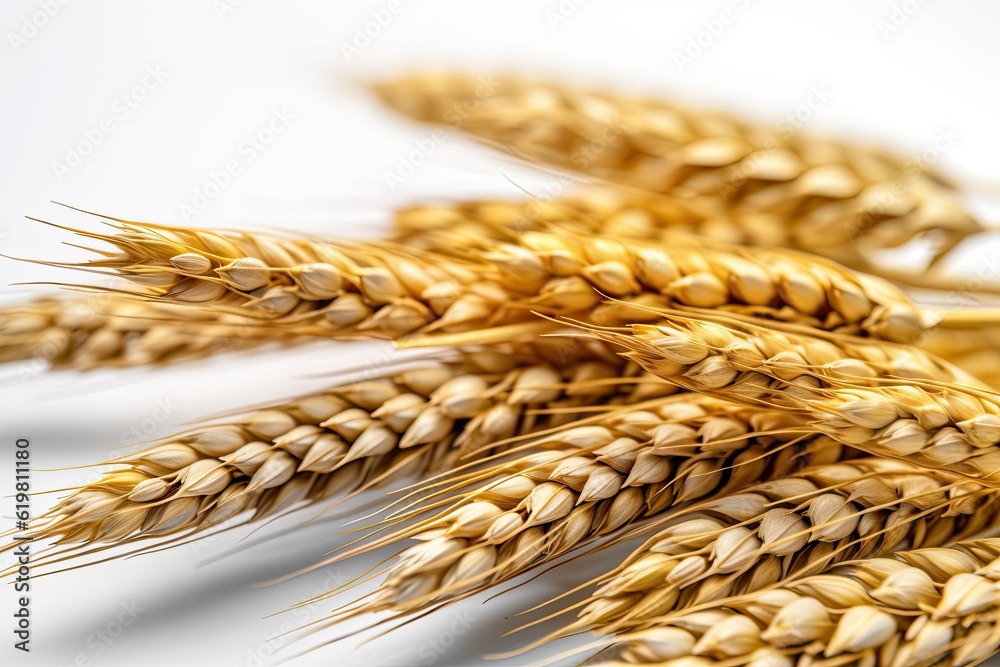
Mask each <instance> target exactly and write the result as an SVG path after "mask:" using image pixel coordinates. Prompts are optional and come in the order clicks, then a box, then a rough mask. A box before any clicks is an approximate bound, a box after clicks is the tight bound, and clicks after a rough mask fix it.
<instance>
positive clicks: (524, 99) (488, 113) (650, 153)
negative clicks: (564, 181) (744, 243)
mask: <svg viewBox="0 0 1000 667" xmlns="http://www.w3.org/2000/svg"><path fill="white" fill-rule="evenodd" d="M490 81H491V84H492V85H491V86H489V87H485V88H484V86H483V83H482V81H481V80H480V79H477V78H475V77H470V76H462V75H448V74H423V75H420V74H418V75H411V76H407V77H402V78H398V79H395V80H391V81H386V82H383V83H380V84H378V85H376V86H374V90H375V92H376V93H377V94H378V95H379V96H380V97H381V98H382V99H383V100H385V101H386V102H387V103H389V104H390V105H391V106H393V107H394V108H396V109H397V110H399V111H402V112H403V113H405V114H407V115H410V116H413V117H415V118H418V119H420V120H424V121H430V122H438V123H441V122H446V123H449V124H451V125H453V126H456V127H458V128H460V129H461V130H463V131H465V132H468V133H470V134H472V135H474V136H476V137H477V138H480V139H483V140H485V141H487V142H488V143H489V144H490V145H492V146H495V147H497V148H499V149H501V150H506V151H508V152H511V153H513V154H515V155H517V156H519V157H522V158H527V159H528V160H531V161H539V162H542V163H548V164H552V165H556V166H558V167H567V168H570V169H574V170H577V171H582V172H584V173H587V174H590V175H593V176H597V177H599V178H602V179H607V180H609V181H612V182H617V183H622V184H625V185H629V186H635V187H638V188H641V189H643V190H648V191H651V192H658V193H664V194H670V195H672V196H674V197H676V198H680V199H686V200H695V201H696V202H698V203H696V204H694V205H693V207H703V208H705V209H706V210H708V211H713V210H714V211H719V210H720V209H722V210H725V211H726V212H727V213H728V214H729V215H728V216H727V217H728V218H729V220H728V225H726V226H727V227H730V228H731V227H733V226H736V227H737V228H739V230H740V231H741V232H744V233H746V234H748V235H751V236H752V235H753V234H754V232H753V231H752V229H753V228H754V227H757V226H760V225H764V226H767V227H770V228H776V227H785V228H787V229H788V236H789V237H790V239H791V240H792V244H793V245H796V246H798V247H800V248H803V249H806V250H809V251H813V252H818V253H820V254H827V255H830V256H833V257H834V258H835V259H837V260H838V261H842V262H845V263H849V264H853V265H855V266H857V267H859V268H866V267H868V266H869V262H867V261H866V260H865V258H864V257H865V256H864V254H863V253H861V252H859V250H858V243H856V242H860V245H861V246H862V247H864V248H873V249H874V248H887V247H894V246H897V245H901V244H903V243H906V242H907V241H909V240H911V239H913V238H915V237H917V236H920V235H923V234H927V235H930V236H931V237H933V238H934V239H935V241H936V245H937V247H936V255H935V257H936V258H937V259H940V258H941V257H943V256H944V255H945V254H946V253H947V252H948V251H950V250H951V249H953V248H954V247H955V246H956V245H957V244H958V243H960V242H961V241H962V240H963V239H966V238H968V237H969V236H971V235H974V234H977V233H980V232H983V231H984V227H983V225H982V224H981V223H980V222H979V221H977V220H976V219H975V218H974V217H973V216H972V215H971V214H970V213H969V212H968V211H967V210H966V209H965V208H964V207H963V205H962V203H961V201H960V200H959V197H958V196H957V194H958V193H957V192H956V191H955V190H954V189H953V188H952V187H950V186H949V185H947V184H946V183H945V182H943V180H942V179H941V178H940V177H939V176H937V175H936V174H933V173H927V172H924V171H921V170H920V169H918V168H915V166H914V164H913V163H912V161H907V160H906V159H905V158H900V157H897V156H894V155H890V154H887V153H884V152H878V151H874V150H869V149H866V148H862V147H859V146H852V145H848V144H845V143H834V142H829V141H821V140H817V139H814V138H811V137H807V136H802V135H799V134H795V133H792V132H778V131H775V130H773V129H771V130H768V129H767V128H760V127H750V126H746V125H743V124H742V123H739V122H737V121H736V120H734V119H732V118H729V117H726V116H722V115H719V114H716V113H707V112H705V111H702V110H697V111H695V110H687V109H683V108H680V107H677V106H675V105H671V104H665V103H662V102H658V101H654V100H648V99H628V98H624V97H615V96H612V95H607V94H602V93H595V92H589V91H583V90H575V89H572V88H568V87H564V86H559V85H553V84H546V83H537V82H532V81H526V80H521V79H517V78H513V77H509V78H502V77H501V78H499V79H494V78H493V77H491V79H490ZM788 129H790V128H788ZM713 200H714V201H713Z"/></svg>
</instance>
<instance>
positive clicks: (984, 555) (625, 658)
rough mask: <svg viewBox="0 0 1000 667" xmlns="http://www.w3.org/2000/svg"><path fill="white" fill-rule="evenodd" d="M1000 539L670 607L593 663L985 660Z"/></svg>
mask: <svg viewBox="0 0 1000 667" xmlns="http://www.w3.org/2000/svg"><path fill="white" fill-rule="evenodd" d="M998 556H1000V540H997V539H985V540H979V541H974V542H965V543H960V544H959V545H957V546H956V547H954V548H929V549H918V550H914V551H904V552H900V553H898V554H895V555H893V556H892V557H890V558H873V559H865V560H858V561H854V562H851V563H845V564H843V565H840V566H837V567H835V568H833V569H832V570H830V571H829V572H828V573H826V574H821V575H817V576H813V577H807V578H804V579H799V580H796V581H791V582H788V583H784V584H780V585H779V586H777V587H774V588H772V589H770V590H766V591H758V592H755V593H750V594H747V595H741V596H737V597H733V598H729V599H726V600H722V601H720V602H719V603H717V604H714V605H703V606H702V607H701V608H699V609H698V610H696V611H691V612H688V613H680V614H672V615H668V616H666V617H664V618H662V619H660V620H659V621H658V623H657V624H656V625H655V626H653V627H650V628H648V629H644V630H640V631H638V632H635V633H631V634H626V635H622V636H620V637H618V638H617V645H616V646H615V647H614V649H613V653H617V656H615V657H611V656H608V657H609V659H608V660H599V661H595V662H591V663H588V664H595V665H602V666H604V667H611V666H612V665H635V664H656V665H661V666H668V667H682V666H687V667H692V666H697V667H700V666H701V665H709V664H718V663H719V662H721V663H723V664H725V665H732V666H733V667H737V666H739V665H778V666H788V667H799V666H801V667H805V666H806V665H815V664H830V665H848V664H850V665H887V666H889V667H917V666H923V665H952V666H955V667H958V666H960V665H976V664H979V663H980V662H982V661H983V660H985V659H986V658H988V657H989V656H990V655H992V654H993V653H994V652H995V651H996V650H997V648H998V646H1000V630H998V628H997V619H998V616H1000V582H998V579H1000V561H998Z"/></svg>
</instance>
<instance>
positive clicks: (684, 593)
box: [561, 459, 1000, 634]
mask: <svg viewBox="0 0 1000 667" xmlns="http://www.w3.org/2000/svg"><path fill="white" fill-rule="evenodd" d="M685 515H686V516H685V518H684V520H683V521H676V520H672V521H671V522H670V526H669V527H668V528H666V529H664V530H662V531H660V532H659V533H657V534H656V535H654V536H652V537H650V538H649V540H648V541H647V542H646V543H645V544H643V545H642V546H641V547H640V548H638V549H637V550H635V551H634V552H633V553H632V554H631V555H630V556H629V557H628V558H627V559H626V560H625V562H624V563H623V564H622V565H621V566H619V567H617V568H615V569H614V570H613V571H611V572H610V573H608V574H607V575H603V576H601V577H600V578H598V579H597V580H596V583H599V584H600V588H598V589H597V590H596V591H595V592H594V593H593V594H592V595H591V596H590V598H589V600H587V601H585V602H583V603H580V605H577V606H581V605H582V606H583V608H582V609H581V611H580V612H579V615H578V619H577V620H576V621H575V622H573V623H570V624H568V625H567V626H566V627H565V628H564V629H563V630H562V631H561V633H562V634H569V633H571V632H575V631H578V630H580V629H583V628H589V629H593V630H596V631H599V632H602V633H618V632H621V631H623V630H632V629H636V628H638V627H642V626H644V625H645V624H648V623H650V622H651V621H652V620H653V619H655V618H657V617H659V616H663V615H666V614H668V613H671V612H674V611H676V610H680V609H684V608H687V607H694V606H701V605H704V604H706V603H710V602H713V601H716V600H719V599H720V598H725V597H731V596H737V595H744V594H748V593H752V592H753V591H757V590H760V589H763V588H766V587H769V586H771V585H773V584H775V583H777V582H779V581H783V582H787V581H789V580H790V579H793V578H796V577H801V576H802V575H803V574H807V573H814V574H815V573H818V572H820V571H822V570H824V569H825V568H826V567H828V566H829V565H830V564H832V563H836V562H840V561H844V560H852V559H857V558H871V557H875V556H879V555H882V554H885V553H887V552H889V551H894V550H899V549H914V548H918V547H936V546H941V545H945V544H949V543H951V542H953V541H955V540H959V539H968V538H972V537H976V536H977V535H978V534H979V533H981V532H982V531H983V530H984V529H985V528H988V527H990V526H991V525H992V524H994V523H995V522H996V520H997V517H998V516H1000V496H997V494H996V493H993V492H990V491H988V490H986V489H984V487H982V486H978V485H975V484H971V483H961V484H955V482H954V481H953V480H951V479H949V478H947V477H943V476H941V475H939V474H934V473H930V472H925V471H922V470H920V469H918V468H915V467H913V466H909V465H906V464H902V463H898V462H892V461H887V460H884V459H859V460H853V461H846V462H838V463H833V464H828V465H821V466H816V467H813V468H809V469H807V470H803V471H801V472H798V473H795V474H792V475H790V476H789V477H787V478H784V479H778V480H774V481H772V482H765V483H763V484H756V485H753V486H749V487H746V488H745V489H741V490H739V491H737V492H735V493H733V494H731V495H728V496H725V497H722V498H719V499H712V500H708V501H706V502H702V503H698V504H696V505H694V506H692V507H690V508H689V509H688V510H686V511H685Z"/></svg>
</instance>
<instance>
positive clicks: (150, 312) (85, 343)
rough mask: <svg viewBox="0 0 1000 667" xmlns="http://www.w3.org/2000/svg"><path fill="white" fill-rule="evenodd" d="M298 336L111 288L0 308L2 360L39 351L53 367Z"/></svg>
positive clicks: (139, 361)
mask: <svg viewBox="0 0 1000 667" xmlns="http://www.w3.org/2000/svg"><path fill="white" fill-rule="evenodd" d="M301 340H304V338H302V337H295V336H294V332H292V331H289V330H285V329H277V328H268V327H263V326H246V325H245V324H244V323H243V322H242V318H240V317H239V316H236V315H227V314H224V313H214V312H212V311H208V310H196V309H190V308H186V307H183V306H175V305H172V304H166V303H150V302H146V301H141V300H138V299H133V298H127V297H121V296H115V295H110V294H109V295H104V296H95V297H85V298H77V299H52V298H42V299H38V300H36V301H32V302H29V303H25V304H18V305H16V306H10V307H8V308H5V309H3V311H2V312H0V362H8V361H17V360H22V359H32V358H39V359H44V360H45V361H47V362H48V363H49V365H50V366H52V367H53V368H72V369H76V370H88V369H92V368H97V367H107V366H136V365H143V364H160V363H168V362H172V361H177V360H185V359H194V358H199V357H205V356H209V355H212V354H217V353H219V352H224V351H229V350H242V349H247V348H251V347H258V346H261V345H266V344H268V343H281V344H282V345H288V344H291V343H293V342H298V341H301Z"/></svg>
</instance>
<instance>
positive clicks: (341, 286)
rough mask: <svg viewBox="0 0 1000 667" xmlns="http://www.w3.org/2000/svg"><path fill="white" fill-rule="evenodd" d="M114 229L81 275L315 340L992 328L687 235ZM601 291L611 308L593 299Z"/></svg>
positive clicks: (887, 333) (836, 270)
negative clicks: (565, 319)
mask: <svg viewBox="0 0 1000 667" xmlns="http://www.w3.org/2000/svg"><path fill="white" fill-rule="evenodd" d="M116 224H117V225H118V226H119V229H120V230H121V233H120V234H118V235H101V234H95V233H89V232H87V233H84V235H86V236H88V237H93V238H98V239H101V240H103V241H107V242H109V243H111V244H114V245H116V246H117V247H118V249H119V250H120V252H118V253H110V252H108V253H103V257H102V259H94V260H91V261H90V262H87V263H86V264H85V266H88V267H90V268H91V269H92V270H108V271H110V272H112V273H114V274H117V275H121V276H124V277H126V278H129V279H131V280H133V281H138V282H140V283H142V284H146V285H147V287H148V289H149V290H151V294H152V298H156V299H158V300H162V301H168V302H180V303H196V304H201V305H202V306H206V307H207V306H211V307H213V308H222V309H225V308H229V309H231V310H233V311H234V312H238V313H242V314H245V315H247V316H248V317H250V316H254V317H259V318H261V319H262V320H266V321H267V322H269V323H271V324H277V323H281V324H295V325H296V326H297V327H302V326H303V325H304V324H306V323H310V324H315V325H316V331H317V332H318V333H321V334H325V335H362V336H373V335H378V336H388V337H398V336H402V335H404V334H407V333H412V332H415V331H418V330H425V331H426V330H435V331H436V330H444V331H475V330H477V329H481V328H482V327H484V326H492V325H500V324H510V323H516V322H523V321H526V320H530V319H532V318H531V316H530V313H529V312H528V311H529V310H532V309H533V310H537V311H541V312H545V313H549V314H563V315H567V314H578V315H579V316H581V317H584V318H586V319H588V320H590V321H594V322H597V323H600V324H604V325H612V324H616V323H617V324H623V323H632V322H636V321H651V320H655V315H651V313H650V312H649V311H648V310H647V308H646V307H671V306H682V307H700V308H715V309H720V310H726V311H727V312H732V313H734V314H739V315H746V316H759V317H765V318H768V319H774V320H790V321H793V322H796V323H799V324H803V325H809V326H814V327H817V328H821V329H824V330H830V331H837V332H842V333H850V334H864V335H868V336H872V337H876V338H882V339H887V340H892V341H908V340H912V339H913V338H914V337H916V336H919V335H921V334H923V333H925V332H926V331H928V330H931V329H932V328H934V327H935V326H945V327H953V328H962V329H967V328H971V327H976V326H985V325H992V324H994V323H995V320H996V314H995V313H992V312H989V311H986V312H980V311H976V312H975V313H973V314H972V316H970V315H968V314H967V313H966V312H965V311H960V312H958V313H953V312H948V311H945V312H941V313H925V312H922V311H921V310H920V309H919V308H918V307H917V306H916V305H915V304H914V303H913V302H912V301H911V300H910V299H909V298H908V297H907V296H906V295H905V294H904V293H902V292H901V291H899V290H898V289H896V288H895V287H893V286H892V285H890V284H889V283H887V282H885V281H882V280H879V279H877V278H874V277H872V276H865V275H863V274H858V273H855V272H852V271H850V270H848V269H846V268H844V267H842V266H839V265H837V264H835V263H833V262H829V261H826V260H823V259H821V258H816V257H809V256H806V255H803V254H800V253H796V252H794V251H784V250H777V249H762V248H741V247H736V246H728V245H724V244H716V245H706V244H705V243H704V242H703V241H698V240H696V239H694V238H693V237H687V236H679V237H677V238H676V239H674V240H672V241H671V242H670V243H669V244H663V245H654V244H648V243H642V242H639V241H628V240H610V239H604V238H594V237H581V236H575V235H573V234H570V233H568V232H567V233H562V234H553V233H543V232H528V233H524V234H520V235H518V236H517V237H515V238H514V239H512V242H511V243H506V244H497V243H494V242H487V243H486V244H485V245H484V246H483V247H482V248H479V249H476V248H470V249H469V252H470V253H471V256H472V257H473V258H474V259H473V261H468V262H463V261H459V260H458V259H454V258H451V259H449V258H447V257H443V256H439V257H433V256H430V255H415V254H413V253H410V252H407V251H406V249H405V248H399V249H396V248H393V247H385V245H384V244H382V245H371V244H369V245H366V244H351V245H346V244H337V245H334V244H329V243H321V242H313V241H309V240H305V239H275V238H273V237H268V236H266V235H260V234H246V233H236V232H217V231H210V230H188V229H179V228H167V227H160V226H150V225H141V224H139V223H116ZM81 233H82V232H81ZM223 242H225V244H226V246H225V248H221V247H219V246H220V244H222V243H223ZM265 248H267V251H266V252H265V250H264V249H265ZM276 248H277V249H278V250H282V251H283V252H282V253H281V255H280V256H276V254H275V253H276V250H275V249H276ZM223 250H224V251H225V254H223ZM601 294H606V295H611V296H614V297H618V298H620V299H623V300H624V302H613V303H608V304H602V299H601ZM348 304H351V307H350V308H347V306H348ZM345 309H346V310H345Z"/></svg>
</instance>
